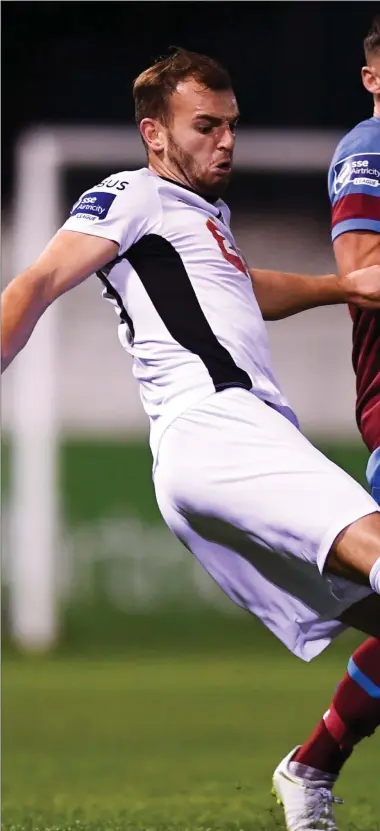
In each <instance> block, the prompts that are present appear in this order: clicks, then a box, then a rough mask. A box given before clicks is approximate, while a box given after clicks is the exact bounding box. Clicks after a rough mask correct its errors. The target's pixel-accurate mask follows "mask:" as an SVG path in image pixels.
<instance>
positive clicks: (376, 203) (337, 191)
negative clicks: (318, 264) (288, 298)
mask: <svg viewBox="0 0 380 831" xmlns="http://www.w3.org/2000/svg"><path fill="white" fill-rule="evenodd" d="M328 181H329V195H330V201H331V205H332V223H331V236H332V240H333V241H334V240H335V239H336V238H337V237H338V236H339V235H340V234H344V233H347V232H348V231H369V232H372V233H375V234H380V118H376V117H373V118H369V119H367V120H366V121H362V122H361V123H360V124H357V126H356V127H354V129H353V130H351V132H350V133H348V134H347V135H346V136H344V138H343V139H342V140H341V142H340V143H339V145H338V147H337V149H336V151H335V154H334V157H333V160H332V162H331V165H330V170H329V180H328ZM350 313H351V317H352V320H353V350H352V362H353V366H354V370H355V373H356V391H357V400H356V419H357V423H358V427H359V430H360V432H361V435H362V437H363V440H364V442H365V443H366V445H367V447H368V449H369V450H370V451H371V452H372V451H373V450H375V449H376V448H377V447H380V312H379V311H376V312H372V311H363V310H361V309H358V308H357V307H355V306H350Z"/></svg>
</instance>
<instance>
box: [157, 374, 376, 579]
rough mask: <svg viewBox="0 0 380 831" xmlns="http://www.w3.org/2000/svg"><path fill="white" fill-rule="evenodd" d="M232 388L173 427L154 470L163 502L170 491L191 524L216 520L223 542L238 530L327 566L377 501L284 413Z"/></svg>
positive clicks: (263, 543)
mask: <svg viewBox="0 0 380 831" xmlns="http://www.w3.org/2000/svg"><path fill="white" fill-rule="evenodd" d="M233 392H234V393H237V392H238V391H236V390H234V391H233ZM231 393H232V391H230V395H229V396H226V397H223V396H224V394H220V395H217V396H214V397H212V399H211V400H209V401H208V402H206V403H205V404H202V406H201V407H199V408H197V409H194V410H193V411H191V412H190V413H186V414H185V416H184V417H181V418H179V419H177V420H176V422H175V423H174V424H173V425H172V426H171V427H169V428H168V430H167V432H166V434H165V435H164V437H163V440H162V443H161V448H160V451H159V463H158V467H157V471H156V475H155V481H156V492H157V494H158V499H159V491H160V490H165V494H166V498H169V499H170V500H171V501H172V504H173V505H175V507H176V510H177V511H178V512H179V513H182V514H183V515H186V516H187V517H188V518H190V521H191V523H192V524H193V523H194V522H195V521H196V522H198V523H203V525H204V523H205V522H206V523H207V521H208V519H209V518H212V520H213V523H212V524H211V525H210V529H211V528H213V529H214V532H215V529H218V532H219V533H223V534H224V538H225V536H226V535H227V536H228V534H229V533H230V530H229V529H231V528H233V529H238V530H240V531H241V532H242V533H243V534H245V535H246V537H247V538H249V539H250V540H251V541H252V542H253V543H254V544H257V545H258V546H263V547H266V548H267V549H271V550H275V551H277V552H282V553H283V554H285V555H289V554H291V555H293V556H294V557H297V558H298V559H299V560H303V561H304V562H305V563H312V564H314V565H317V566H318V568H319V570H320V571H321V572H322V571H323V568H324V565H325V560H326V557H327V554H328V552H329V550H330V547H331V545H332V543H333V541H334V540H335V538H336V537H337V536H338V534H339V533H340V532H341V531H342V529H343V528H345V527H347V526H348V525H350V524H351V523H353V522H355V521H356V520H357V519H359V518H360V517H362V516H364V515H367V514H369V513H371V512H372V511H374V510H376V505H375V503H374V502H373V500H372V499H371V497H370V496H369V494H368V493H367V492H366V491H364V489H363V488H362V487H361V486H359V485H358V483H357V482H355V481H354V480H353V479H351V478H350V477H349V476H348V475H347V474H346V473H344V472H343V471H342V470H340V468H338V467H337V466H336V465H334V464H333V463H332V462H331V461H330V460H328V459H327V458H325V457H324V456H323V455H322V454H321V453H320V452H319V451H318V450H317V449H316V448H315V447H313V445H312V444H310V442H308V441H307V439H306V438H305V437H304V436H302V434H301V433H300V432H299V431H298V430H297V429H296V428H295V427H294V426H293V424H291V423H290V422H289V421H287V419H286V418H285V417H284V416H283V415H281V414H279V413H277V412H276V411H275V410H273V409H271V408H269V407H267V406H266V405H265V404H264V403H263V402H261V401H259V400H258V399H255V397H254V396H251V395H249V394H248V393H244V392H243V391H241V396H240V397H239V396H235V397H234V396H232V395H231ZM235 399H237V400H235ZM230 404H231V408H230V410H229V405H230ZM228 415H229V417H228ZM215 520H218V523H216V522H215ZM204 533H205V532H204V530H202V535H203V534H204Z"/></svg>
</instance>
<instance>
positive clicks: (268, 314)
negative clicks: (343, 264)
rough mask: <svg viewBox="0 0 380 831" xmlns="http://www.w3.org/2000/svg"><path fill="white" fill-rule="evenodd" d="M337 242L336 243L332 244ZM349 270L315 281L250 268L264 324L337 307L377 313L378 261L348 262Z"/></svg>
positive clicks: (309, 277) (379, 289) (379, 290)
mask: <svg viewBox="0 0 380 831" xmlns="http://www.w3.org/2000/svg"><path fill="white" fill-rule="evenodd" d="M344 236H348V235H346V234H345V235H344ZM338 242H339V239H338V240H336V243H335V244H337V243H338ZM335 254H337V252H335ZM337 259H338V258H337ZM377 263H379V264H378V265H377ZM348 266H349V267H348V269H347V268H346V269H344V268H342V269H340V275H337V274H323V275H321V276H317V277H314V276H312V275H310V274H295V273H293V272H289V273H288V272H284V271H270V270H267V269H262V268H251V269H250V270H249V271H250V275H251V280H252V285H253V290H254V292H255V296H256V299H257V302H258V304H259V306H260V309H261V313H262V315H263V318H264V320H281V319H282V318H285V317H290V316H291V315H295V314H298V312H304V311H306V310H307V309H314V308H316V307H318V306H332V305H337V304H339V303H353V304H354V305H357V306H359V307H360V308H369V309H380V260H379V257H378V258H377V260H376V258H375V257H372V258H368V257H367V258H366V259H365V258H359V257H358V258H356V259H354V258H351V260H350V261H349V263H348ZM354 269H356V270H354Z"/></svg>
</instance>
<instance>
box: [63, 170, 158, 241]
mask: <svg viewBox="0 0 380 831" xmlns="http://www.w3.org/2000/svg"><path fill="white" fill-rule="evenodd" d="M157 202H158V199H157V195H156V193H155V192H154V191H153V189H152V188H149V186H147V184H146V183H145V182H141V181H140V182H139V183H137V182H132V183H131V184H130V183H129V182H128V181H126V180H121V179H119V180H116V182H115V184H113V185H110V184H109V180H105V182H102V183H101V184H100V185H96V186H95V187H94V188H92V189H91V190H88V191H85V193H83V194H82V196H81V197H80V198H79V199H78V200H77V201H76V202H75V203H74V205H73V207H72V208H71V211H70V216H69V218H68V219H67V220H66V222H65V223H64V224H63V225H62V229H64V230H66V231H79V232H81V233H83V234H91V235H93V236H95V237H104V238H105V239H109V240H112V241H113V242H116V243H117V244H118V246H119V256H120V255H122V254H124V253H125V252H126V251H127V250H128V249H129V248H130V247H131V245H133V243H135V242H137V241H138V240H139V239H141V237H142V236H144V234H146V233H148V232H149V230H150V228H151V227H152V226H153V225H154V223H155V221H156V218H157V209H156V205H157Z"/></svg>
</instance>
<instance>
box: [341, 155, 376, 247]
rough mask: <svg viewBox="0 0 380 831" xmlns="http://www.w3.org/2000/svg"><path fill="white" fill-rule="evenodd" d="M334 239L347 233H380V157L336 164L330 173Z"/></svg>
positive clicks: (355, 158) (358, 157) (348, 158)
mask: <svg viewBox="0 0 380 831" xmlns="http://www.w3.org/2000/svg"><path fill="white" fill-rule="evenodd" d="M329 196H330V201H331V206H332V216H331V236H332V240H333V241H334V240H335V239H336V238H337V237H338V236H339V235H340V234H344V233H345V232H346V231H372V232H375V233H380V153H365V152H363V153H355V154H353V155H352V156H347V155H346V156H345V158H341V159H340V158H339V154H338V161H335V160H333V162H332V165H331V168H330V171H329Z"/></svg>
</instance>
